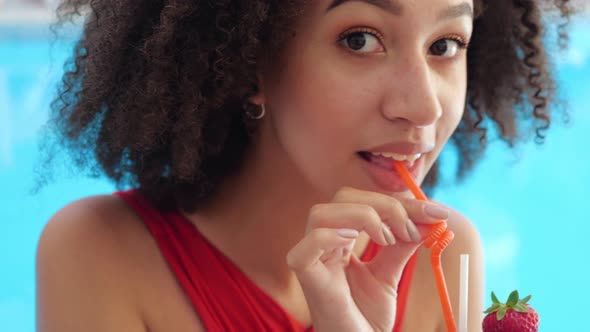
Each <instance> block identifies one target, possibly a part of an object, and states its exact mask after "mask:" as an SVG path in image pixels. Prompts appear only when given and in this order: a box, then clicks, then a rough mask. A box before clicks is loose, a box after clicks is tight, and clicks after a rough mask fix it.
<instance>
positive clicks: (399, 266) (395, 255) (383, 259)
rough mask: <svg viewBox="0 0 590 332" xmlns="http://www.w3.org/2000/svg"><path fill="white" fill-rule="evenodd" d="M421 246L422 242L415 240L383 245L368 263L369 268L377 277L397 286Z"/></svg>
mask: <svg viewBox="0 0 590 332" xmlns="http://www.w3.org/2000/svg"><path fill="white" fill-rule="evenodd" d="M419 247H420V244H418V243H414V242H400V243H399V244H397V245H395V246H389V247H383V248H382V249H381V250H380V251H379V253H378V254H377V256H375V258H374V259H373V260H372V261H371V262H370V263H369V264H368V268H369V269H370V270H371V271H372V273H373V275H374V276H375V278H377V279H378V280H380V281H382V282H383V283H385V284H387V285H393V286H395V287H396V288H397V285H398V283H399V281H400V279H401V276H402V273H403V271H404V268H405V267H406V264H407V263H408V261H409V260H410V258H411V257H412V255H413V254H414V253H415V252H416V250H417V249H418V248H419Z"/></svg>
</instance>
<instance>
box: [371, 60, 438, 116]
mask: <svg viewBox="0 0 590 332" xmlns="http://www.w3.org/2000/svg"><path fill="white" fill-rule="evenodd" d="M393 68H394V69H393V75H391V72H390V76H389V78H388V79H387V84H386V85H387V87H386V91H385V94H384V95H385V97H384V99H383V104H382V107H381V112H382V114H383V117H385V118H386V119H388V120H391V121H400V120H401V121H405V122H408V124H409V125H411V126H413V127H418V128H423V127H427V126H430V125H433V124H434V123H436V121H437V120H438V119H439V118H440V117H441V116H442V107H441V105H440V102H439V99H438V95H437V91H438V89H437V83H436V77H435V75H434V74H433V73H432V70H431V69H430V67H429V64H428V63H427V60H426V59H424V58H420V57H418V56H414V57H412V59H411V60H407V61H404V62H403V63H401V62H400V63H397V64H396V65H393Z"/></svg>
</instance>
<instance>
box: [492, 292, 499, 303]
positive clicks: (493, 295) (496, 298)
mask: <svg viewBox="0 0 590 332" xmlns="http://www.w3.org/2000/svg"><path fill="white" fill-rule="evenodd" d="M492 302H493V303H500V300H498V297H496V294H494V292H492Z"/></svg>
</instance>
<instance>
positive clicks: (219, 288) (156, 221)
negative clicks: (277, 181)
mask: <svg viewBox="0 0 590 332" xmlns="http://www.w3.org/2000/svg"><path fill="white" fill-rule="evenodd" d="M115 194H116V195H117V196H119V197H121V198H122V199H123V200H124V201H125V202H127V204H128V205H129V206H130V207H132V208H133V209H134V210H135V211H136V213H137V214H138V215H139V216H140V217H141V219H142V220H143V222H144V223H145V225H146V226H147V227H148V229H149V231H150V233H151V234H152V236H153V237H154V239H155V240H156V242H157V244H158V247H159V249H160V252H161V253H162V255H163V257H164V259H165V260H166V262H167V264H168V265H169V267H170V269H171V270H172V272H173V273H174V275H175V276H176V279H177V280H178V282H179V283H180V285H181V286H182V288H183V289H184V291H185V292H186V294H187V295H188V297H189V298H190V301H191V303H192V304H193V306H194V309H195V311H196V313H197V315H198V316H199V318H200V320H201V323H202V324H203V326H204V327H205V329H206V330H207V331H239V332H243V331H289V332H291V331H292V332H296V331H297V332H304V331H313V327H306V326H304V325H303V324H301V323H300V322H298V321H297V320H296V319H294V318H293V317H291V316H290V315H289V313H288V312H286V311H285V310H284V309H283V308H282V307H281V306H280V305H279V304H278V303H277V302H275V301H274V300H273V298H272V297H270V295H268V294H267V293H265V292H264V291H263V290H262V289H261V288H260V287H258V286H257V285H256V284H255V283H254V282H253V281H252V280H250V279H249V278H248V277H247V276H246V275H245V274H244V273H243V272H242V271H241V270H240V269H239V268H238V267H237V266H236V265H235V264H234V263H233V262H232V261H230V259H229V258H227V257H226V256H225V255H224V254H223V253H222V252H220V251H219V250H218V249H217V248H216V247H215V246H213V245H212V244H211V243H210V242H209V241H208V240H207V239H206V238H205V237H204V236H203V235H201V234H200V233H199V231H198V230H197V228H195V227H194V225H193V224H192V223H190V222H189V221H188V220H187V219H186V218H185V217H184V216H183V215H182V214H180V213H178V212H161V211H158V210H156V209H155V208H154V207H153V206H151V205H150V204H149V203H148V201H147V200H146V199H145V198H143V197H142V196H141V194H140V193H139V192H138V191H136V190H130V191H124V192H117V193H115ZM379 250H380V246H379V245H377V244H375V243H374V242H372V241H371V242H370V243H369V246H368V247H367V249H366V250H365V252H364V253H363V255H362V257H361V260H362V261H369V260H371V259H373V257H375V255H376V254H377V253H378V252H379ZM413 258H415V257H413ZM411 262H412V260H411V261H410V263H411ZM410 263H409V264H408V266H410V265H412V264H410ZM408 266H406V269H405V270H404V274H403V275H404V276H402V280H401V281H400V285H399V289H398V293H399V297H398V305H397V313H396V323H395V328H394V329H393V331H394V332H399V331H401V324H402V319H403V315H404V309H405V305H406V299H407V289H408V288H409V279H410V278H408V277H407V276H406V274H407V270H408Z"/></svg>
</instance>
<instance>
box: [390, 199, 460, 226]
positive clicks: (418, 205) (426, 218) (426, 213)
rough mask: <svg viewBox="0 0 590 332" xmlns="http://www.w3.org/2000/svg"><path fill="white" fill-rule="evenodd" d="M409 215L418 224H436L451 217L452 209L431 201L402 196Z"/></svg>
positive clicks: (402, 201)
mask: <svg viewBox="0 0 590 332" xmlns="http://www.w3.org/2000/svg"><path fill="white" fill-rule="evenodd" d="M399 201H400V202H401V203H402V205H403V206H404V207H405V209H406V212H407V213H408V216H409V218H410V219H412V221H414V222H415V223H417V224H436V223H439V222H441V221H446V220H447V219H449V213H450V210H449V209H448V208H446V207H445V206H443V205H441V204H437V203H434V202H431V201H419V200H417V199H414V198H400V199H399Z"/></svg>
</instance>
